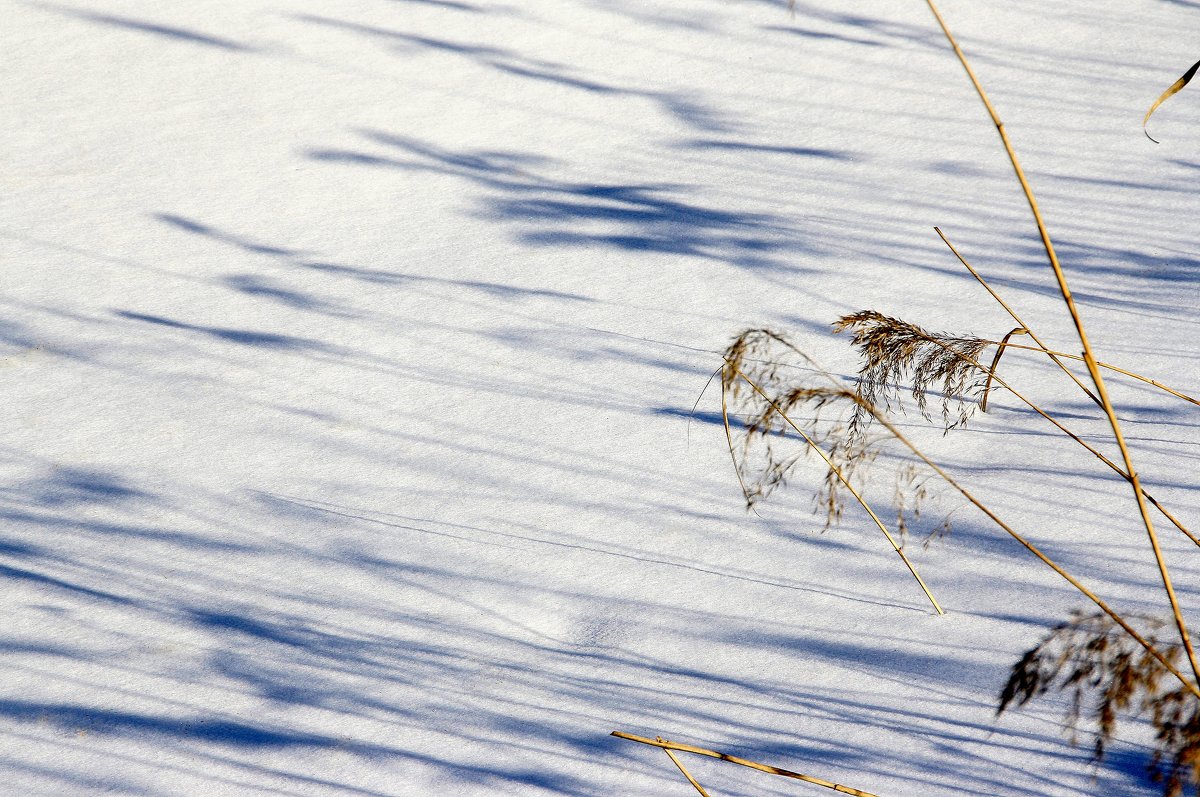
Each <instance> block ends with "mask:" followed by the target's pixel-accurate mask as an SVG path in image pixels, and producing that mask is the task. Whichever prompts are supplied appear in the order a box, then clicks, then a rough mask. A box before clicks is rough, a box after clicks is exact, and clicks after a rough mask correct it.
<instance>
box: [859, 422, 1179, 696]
mask: <svg viewBox="0 0 1200 797" xmlns="http://www.w3.org/2000/svg"><path fill="white" fill-rule="evenodd" d="M869 411H870V412H871V413H872V415H873V416H874V417H875V420H877V421H878V422H879V423H880V424H881V425H882V426H883V427H884V428H885V429H887V430H888V432H889V433H890V434H891V435H892V436H893V437H895V438H896V439H897V440H898V441H900V443H902V444H903V445H904V446H905V447H906V448H907V449H908V450H909V451H911V452H912V453H913V455H914V456H916V457H917V458H918V459H920V460H921V461H922V462H924V463H925V464H926V465H927V466H928V467H929V468H930V469H931V470H932V471H933V472H934V473H936V474H937V475H938V476H940V477H941V478H942V479H943V480H944V481H945V482H946V483H947V484H949V485H950V486H951V487H953V488H954V489H955V490H957V491H958V492H959V494H961V495H962V497H963V498H965V499H967V501H969V502H970V503H971V504H973V505H974V506H975V507H976V508H977V509H979V511H981V512H983V514H985V515H986V516H987V517H988V519H989V520H991V521H992V522H993V523H995V524H996V525H997V526H999V527H1000V528H1001V529H1002V530H1004V531H1005V532H1006V533H1007V534H1008V535H1009V536H1010V537H1012V538H1013V539H1014V540H1016V541H1017V542H1018V543H1020V544H1021V545H1022V546H1023V547H1024V548H1025V549H1026V550H1027V551H1029V552H1030V553H1032V554H1033V555H1034V556H1036V557H1037V558H1038V559H1039V560H1041V562H1042V563H1043V564H1045V565H1046V566H1047V567H1049V568H1050V569H1051V570H1053V571H1054V572H1055V573H1058V574H1059V575H1060V576H1062V577H1063V578H1064V579H1065V580H1066V581H1067V583H1068V584H1070V585H1071V586H1073V587H1074V588H1075V589H1077V590H1079V591H1080V592H1081V593H1083V595H1084V596H1085V597H1087V599H1088V600H1090V601H1091V602H1092V603H1094V604H1096V606H1097V607H1099V609H1100V610H1101V611H1102V612H1104V613H1105V614H1106V615H1108V616H1109V617H1110V618H1112V621H1113V622H1114V623H1116V624H1117V625H1119V626H1120V627H1121V628H1122V629H1123V630H1124V631H1125V632H1126V633H1128V634H1129V636H1130V637H1132V638H1133V639H1134V640H1135V641H1137V643H1138V644H1139V645H1141V646H1142V647H1143V648H1145V650H1146V651H1147V652H1148V653H1149V654H1150V655H1151V656H1153V657H1154V658H1155V659H1157V660H1158V662H1159V663H1160V664H1162V665H1163V667H1165V668H1166V669H1167V670H1168V671H1169V672H1170V673H1171V674H1172V675H1174V676H1175V677H1177V678H1178V679H1179V681H1180V683H1182V684H1183V685H1184V686H1185V687H1187V689H1188V690H1189V691H1191V692H1192V693H1193V694H1195V695H1196V697H1197V698H1200V687H1197V686H1196V685H1195V684H1193V683H1192V682H1191V681H1189V680H1188V679H1187V678H1186V677H1184V675H1183V673H1181V672H1180V671H1179V670H1178V669H1177V668H1176V667H1175V666H1174V665H1173V664H1172V663H1171V662H1170V661H1168V660H1167V658H1166V657H1165V656H1163V654H1162V653H1160V652H1159V651H1158V650H1157V648H1155V646H1154V645H1153V644H1151V643H1150V642H1149V641H1147V640H1146V639H1145V637H1143V636H1142V635H1141V634H1139V633H1138V632H1137V630H1135V629H1134V628H1133V626H1131V625H1130V624H1129V623H1128V622H1126V621H1125V619H1124V618H1122V617H1121V616H1120V615H1119V614H1117V613H1116V612H1115V611H1114V610H1113V609H1112V608H1111V607H1110V606H1109V605H1108V604H1107V603H1105V602H1104V600H1103V599H1102V598H1100V596H1098V595H1097V594H1096V593H1094V592H1092V591H1091V590H1090V589H1088V588H1087V587H1086V586H1084V585H1083V584H1082V583H1081V582H1080V581H1079V580H1078V579H1076V578H1075V577H1074V576H1072V575H1071V574H1070V573H1068V572H1067V571H1066V570H1064V569H1063V568H1062V567H1061V566H1060V565H1059V564H1058V563H1056V562H1055V561H1054V560H1052V559H1051V558H1050V557H1048V556H1046V554H1044V553H1042V552H1041V550H1039V549H1038V547H1037V546H1035V545H1034V544H1033V543H1031V542H1030V541H1029V540H1027V539H1026V538H1025V537H1024V536H1023V535H1021V534H1020V533H1018V532H1017V531H1016V530H1014V529H1013V528H1012V527H1011V526H1009V525H1008V524H1007V523H1005V522H1004V521H1003V520H1001V519H1000V517H999V516H997V515H996V513H995V512H993V511H992V510H991V509H989V508H988V507H987V505H985V504H984V503H983V502H982V501H980V500H979V499H978V498H976V497H975V496H974V495H972V494H971V492H970V491H969V490H968V489H967V488H965V487H963V486H962V485H961V484H959V482H958V481H957V480H956V479H955V478H954V477H953V476H951V475H950V474H949V473H947V472H946V471H945V469H943V468H942V467H941V466H940V465H938V464H937V463H936V462H934V461H933V460H932V459H930V458H929V457H928V456H926V455H925V453H924V452H923V451H921V449H919V448H917V446H916V445H915V444H914V443H913V442H912V441H911V440H909V439H908V437H906V436H905V435H904V433H903V432H901V431H900V430H899V429H898V428H896V426H895V424H893V423H892V422H891V421H889V420H888V419H887V417H886V416H885V415H884V414H883V413H881V412H879V410H877V409H875V408H874V407H871V408H869Z"/></svg>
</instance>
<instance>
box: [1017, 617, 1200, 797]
mask: <svg viewBox="0 0 1200 797" xmlns="http://www.w3.org/2000/svg"><path fill="white" fill-rule="evenodd" d="M1142 619H1143V621H1144V623H1145V624H1146V625H1148V626H1151V627H1152V629H1153V630H1155V631H1157V630H1158V629H1161V628H1162V627H1164V626H1165V625H1166V624H1165V623H1163V622H1161V621H1158V620H1154V619H1150V618H1142ZM1115 631H1116V628H1115V626H1114V624H1113V622H1112V620H1111V619H1110V618H1109V617H1106V616H1105V615H1102V614H1091V615H1084V614H1081V613H1079V612H1075V613H1073V614H1072V617H1071V619H1070V620H1068V621H1067V622H1065V623H1062V624H1060V625H1058V626H1057V627H1055V628H1054V629H1053V630H1052V631H1051V632H1050V633H1049V634H1048V635H1047V636H1046V637H1045V638H1044V639H1043V640H1042V641H1041V642H1039V643H1038V644H1037V645H1036V646H1035V647H1033V648H1032V649H1031V650H1029V651H1027V652H1026V653H1025V655H1024V656H1023V657H1022V658H1021V660H1020V661H1018V662H1017V663H1016V664H1015V665H1014V666H1013V669H1012V673H1011V674H1010V675H1009V679H1008V682H1007V683H1006V684H1005V685H1004V689H1003V690H1002V691H1001V693H1000V701H999V707H998V709H997V712H996V713H997V714H1000V713H1003V712H1004V711H1005V710H1006V709H1008V708H1009V706H1011V705H1018V706H1020V705H1024V704H1025V703H1028V702H1029V701H1030V700H1032V699H1034V698H1037V697H1040V696H1042V695H1044V694H1046V693H1047V692H1049V691H1051V690H1054V691H1060V692H1067V693H1069V695H1070V698H1071V699H1070V701H1069V703H1068V706H1067V709H1066V723H1067V726H1068V728H1069V729H1070V730H1071V732H1072V734H1074V731H1075V729H1076V728H1077V727H1078V726H1079V724H1080V720H1081V718H1084V719H1086V721H1087V722H1088V723H1090V724H1092V725H1094V731H1093V735H1094V738H1093V744H1092V756H1093V759H1094V760H1095V761H1096V763H1099V762H1100V761H1101V760H1102V759H1103V758H1104V755H1105V752H1106V750H1107V746H1108V744H1109V742H1110V741H1111V740H1112V738H1113V735H1114V734H1115V732H1116V727H1117V717H1118V715H1119V714H1120V713H1125V712H1130V711H1132V712H1133V713H1135V714H1146V713H1149V714H1150V721H1151V724H1152V725H1153V727H1154V728H1155V731H1156V735H1157V739H1156V746H1155V751H1154V757H1153V759H1152V761H1151V764H1150V770H1151V774H1152V775H1153V777H1154V778H1155V780H1157V781H1159V782H1161V783H1163V784H1164V792H1165V794H1166V795H1168V796H1172V795H1175V796H1177V795H1180V794H1181V793H1182V791H1183V787H1184V784H1185V781H1188V782H1191V783H1193V784H1195V783H1197V782H1198V781H1200V705H1198V704H1197V702H1196V701H1195V700H1194V699H1192V695H1191V691H1190V690H1189V689H1188V688H1186V687H1187V684H1186V683H1185V684H1184V686H1180V685H1179V684H1176V683H1175V682H1174V680H1171V679H1164V676H1166V675H1167V674H1168V670H1167V668H1165V667H1164V666H1163V661H1162V658H1163V657H1161V656H1159V657H1156V656H1151V655H1149V654H1148V653H1147V651H1146V650H1145V649H1139V648H1138V647H1137V646H1134V645H1131V644H1130V640H1129V639H1128V637H1126V636H1123V635H1121V634H1118V633H1115ZM1151 642H1152V645H1153V648H1152V649H1154V650H1158V649H1160V648H1163V645H1162V644H1161V643H1159V642H1158V641H1157V640H1156V639H1154V637H1153V636H1151ZM1165 650H1166V654H1165V658H1166V659H1168V660H1169V661H1170V662H1172V663H1173V662H1175V661H1177V660H1178V659H1179V658H1180V654H1181V652H1182V648H1181V646H1180V645H1179V644H1178V643H1176V644H1173V645H1169V646H1167V647H1165ZM1089 695H1090V696H1091V700H1090V703H1089V700H1088V698H1089Z"/></svg>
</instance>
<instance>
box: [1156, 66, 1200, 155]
mask: <svg viewBox="0 0 1200 797" xmlns="http://www.w3.org/2000/svg"><path fill="white" fill-rule="evenodd" d="M1197 70H1200V61H1197V62H1196V63H1194V64H1192V67H1191V69H1189V70H1188V71H1186V72H1184V73H1183V76H1182V77H1181V78H1179V80H1176V81H1175V82H1174V83H1172V84H1171V86H1170V88H1168V89H1167V90H1166V91H1164V92H1163V93H1162V94H1160V95H1158V99H1157V100H1155V101H1154V104H1153V105H1151V106H1150V110H1148V111H1146V116H1145V117H1144V118H1143V119H1142V132H1143V133H1145V134H1146V138H1148V139H1150V140H1151V141H1153V142H1154V143H1155V144H1157V143H1158V139H1157V138H1155V137H1154V136H1152V135H1150V131H1149V130H1147V129H1146V125H1147V124H1148V123H1149V122H1150V116H1151V114H1153V113H1154V112H1155V111H1157V110H1158V106H1160V105H1162V104H1163V103H1164V102H1166V101H1167V100H1168V99H1170V98H1171V97H1173V96H1175V95H1176V94H1178V93H1179V92H1180V91H1182V90H1183V87H1184V86H1186V85H1187V84H1188V83H1189V82H1191V79H1192V78H1193V77H1195V76H1196V71H1197Z"/></svg>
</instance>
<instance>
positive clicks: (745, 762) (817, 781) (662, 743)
mask: <svg viewBox="0 0 1200 797" xmlns="http://www.w3.org/2000/svg"><path fill="white" fill-rule="evenodd" d="M612 735H613V736H616V737H617V738H618V739H627V740H628V741H631V742H638V743H639V744H648V745H650V746H651V747H658V748H661V749H663V750H679V751H680V752H683V753H693V754H694V755H702V756H708V757H709V758H719V759H720V760H722V761H728V762H729V763H731V764H737V765H739V766H743V767H749V768H750V769H757V770H758V771H759V772H766V773H767V774H769V775H779V776H780V777H784V778H792V779H793V780H802V781H804V782H805V783H812V784H814V785H816V786H824V787H825V788H827V789H833V790H834V791H836V792H840V793H841V794H852V795H854V797H878V795H875V794H872V793H871V792H867V791H863V790H862V789H855V788H852V787H850V786H843V785H841V784H840V783H834V782H833V781H829V780H825V779H823V778H814V777H813V776H812V775H802V774H800V773H799V772H793V771H791V770H790V769H782V768H780V767H773V766H771V765H770V764H760V763H758V762H757V761H750V760H749V759H746V758H738V757H737V756H732V755H728V754H726V753H718V752H717V751H716V750H706V749H705V748H703V747H696V746H694V745H690V744H681V743H680V742H672V741H669V740H666V739H663V738H662V737H661V736H660V737H659V738H658V739H647V738H646V737H644V736H635V735H634V734H632V733H625V732H623V731H613V732H612Z"/></svg>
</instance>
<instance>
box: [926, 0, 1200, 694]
mask: <svg viewBox="0 0 1200 797" xmlns="http://www.w3.org/2000/svg"><path fill="white" fill-rule="evenodd" d="M925 2H926V4H927V5H928V6H929V10H930V11H932V12H933V15H934V18H935V19H937V22H938V25H939V26H940V27H941V29H942V32H943V33H944V34H945V35H946V39H947V40H948V41H949V42H950V46H951V47H952V48H953V49H954V54H955V55H957V56H958V60H959V62H961V63H962V65H963V68H964V69H965V70H966V72H967V75H968V76H969V77H970V79H971V83H972V84H973V85H974V87H975V90H976V92H977V93H978V94H979V98H980V99H981V100H982V101H983V104H984V107H985V108H987V112H988V115H989V116H991V119H992V122H993V123H994V124H995V125H996V131H997V132H998V133H999V134H1000V140H1001V141H1002V142H1003V144H1004V150H1005V152H1007V153H1008V158H1009V161H1010V162H1011V163H1012V167H1013V171H1014V172H1015V173H1016V176H1017V181H1018V182H1020V184H1021V190H1022V191H1024V193H1025V199H1026V200H1027V201H1028V202H1029V209H1030V210H1031V211H1032V212H1033V218H1034V221H1035V222H1036V223H1037V228H1038V234H1039V235H1040V236H1041V238H1042V246H1043V248H1045V250H1046V256H1047V258H1049V260H1050V267H1051V269H1053V271H1054V278H1055V280H1056V281H1057V282H1058V288H1059V291H1060V292H1061V293H1062V297H1063V302H1064V303H1065V304H1066V306H1067V311H1068V312H1069V313H1070V314H1071V321H1072V322H1074V324H1075V331H1076V332H1077V333H1078V335H1079V342H1080V344H1081V345H1082V346H1083V361H1084V364H1085V365H1086V366H1087V369H1088V374H1089V375H1091V377H1092V382H1093V383H1094V384H1095V386H1096V395H1097V396H1098V397H1099V399H1100V403H1101V406H1102V407H1103V408H1104V414H1105V415H1106V416H1108V422H1109V425H1110V426H1112V432H1113V438H1114V439H1115V440H1116V443H1117V447H1118V448H1119V449H1120V450H1121V458H1122V459H1123V460H1124V461H1125V472H1126V473H1128V474H1129V482H1130V485H1131V486H1132V488H1133V497H1134V500H1135V501H1137V506H1138V512H1139V513H1140V514H1141V516H1142V523H1143V524H1144V525H1145V527H1146V536H1147V537H1148V538H1149V540H1150V548H1151V549H1152V550H1153V551H1154V561H1155V562H1156V563H1157V564H1158V571H1159V575H1160V576H1161V577H1162V582H1163V589H1164V590H1165V591H1166V593H1167V599H1168V601H1169V602H1170V604H1171V613H1172V614H1173V615H1174V616H1175V626H1176V628H1177V629H1178V630H1179V638H1180V641H1181V642H1182V643H1183V648H1184V650H1185V651H1186V652H1187V657H1188V662H1189V663H1190V664H1191V666H1192V674H1193V675H1194V676H1195V677H1196V680H1197V682H1200V661H1197V659H1196V650H1195V648H1194V647H1193V646H1192V640H1191V637H1190V636H1189V635H1188V630H1187V623H1186V622H1185V621H1184V619H1183V613H1182V612H1181V611H1180V609H1179V599H1178V598H1177V597H1176V596H1175V587H1174V586H1173V585H1172V583H1171V574H1170V571H1169V570H1168V569H1167V563H1166V560H1165V559H1164V558H1163V554H1162V548H1161V547H1160V546H1159V544H1158V534H1157V532H1155V530H1154V521H1153V520H1151V518H1150V509H1149V507H1148V506H1147V505H1146V499H1145V497H1144V496H1143V495H1142V485H1141V480H1140V479H1139V478H1138V473H1137V470H1135V469H1134V467H1133V457H1132V456H1131V455H1130V453H1129V447H1128V446H1126V445H1125V435H1124V433H1123V432H1122V431H1121V422H1120V421H1119V420H1118V419H1117V413H1116V410H1114V409H1113V405H1112V402H1111V401H1110V400H1109V397H1108V391H1107V390H1106V389H1105V386H1104V376H1103V374H1101V373H1100V367H1099V366H1098V365H1097V364H1096V357H1095V355H1094V354H1093V353H1092V344H1091V342H1090V341H1089V340H1088V335H1087V330H1085V329H1084V326H1083V318H1082V317H1081V316H1080V315H1079V310H1078V308H1076V306H1075V299H1074V297H1072V295H1071V289H1070V287H1069V286H1068V285H1067V276H1066V274H1065V273H1064V272H1063V269H1062V265H1061V264H1060V263H1059V260H1058V254H1057V253H1056V252H1055V250H1054V242H1053V241H1051V240H1050V233H1049V231H1048V230H1047V229H1046V223H1045V221H1044V220H1043V219H1042V213H1041V211H1040V210H1039V209H1038V203H1037V199H1035V198H1034V195H1033V189H1032V188H1031V187H1030V185H1029V181H1028V180H1026V179H1025V171H1024V170H1023V169H1022V168H1021V162H1020V161H1019V160H1018V159H1017V153H1016V151H1015V150H1013V147H1012V142H1010V141H1009V138H1008V133H1007V132H1005V130H1004V124H1003V122H1001V121H1000V116H999V115H998V114H997V113H996V109H995V108H994V107H993V106H992V103H991V100H989V99H988V96H987V93H986V92H985V91H984V90H983V86H982V84H980V82H979V78H977V77H976V76H975V71H974V70H973V69H972V68H971V65H970V62H968V61H967V56H966V55H965V54H964V53H963V51H962V48H961V47H959V46H958V41H957V40H956V39H955V38H954V35H953V34H952V33H951V32H950V28H949V27H947V26H946V22H945V20H943V19H942V15H941V13H940V12H939V11H938V9H937V5H935V4H934V2H933V0H925ZM1022 326H1023V325H1022Z"/></svg>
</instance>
